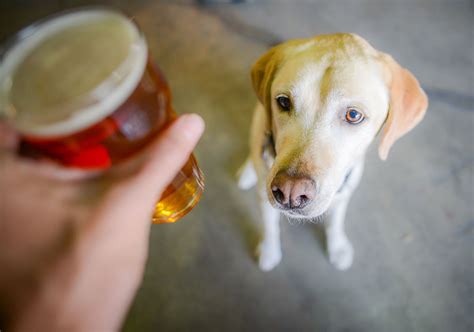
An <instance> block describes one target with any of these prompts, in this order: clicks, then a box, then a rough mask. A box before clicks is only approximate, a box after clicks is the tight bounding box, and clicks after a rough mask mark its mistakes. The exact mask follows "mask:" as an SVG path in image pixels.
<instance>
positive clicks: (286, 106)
mask: <svg viewBox="0 0 474 332" xmlns="http://www.w3.org/2000/svg"><path fill="white" fill-rule="evenodd" d="M276 101H277V103H278V106H280V108H281V110H282V111H285V112H289V111H290V110H291V101H290V98H288V96H285V95H278V96H277V97H276Z"/></svg>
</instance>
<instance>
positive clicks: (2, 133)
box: [0, 121, 18, 150]
mask: <svg viewBox="0 0 474 332" xmlns="http://www.w3.org/2000/svg"><path fill="white" fill-rule="evenodd" d="M17 145H18V135H17V134H16V132H15V130H14V129H13V128H11V127H10V126H9V125H8V124H6V123H5V122H3V121H0V149H5V150H14V149H15V148H16V146H17Z"/></svg>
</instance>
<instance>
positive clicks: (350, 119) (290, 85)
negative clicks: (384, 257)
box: [238, 33, 428, 271]
mask: <svg viewBox="0 0 474 332" xmlns="http://www.w3.org/2000/svg"><path fill="white" fill-rule="evenodd" d="M251 79H252V83H253V88H254V90H255V92H256V94H257V97H258V101H259V102H258V103H257V106H256V108H255V111H254V115H253V119H252V126H251V132H250V155H249V157H248V159H247V161H246V162H245V164H244V165H243V166H242V167H241V169H240V171H239V174H240V175H239V180H238V185H239V187H240V188H241V189H249V188H251V187H252V186H254V185H255V184H256V185H257V188H258V195H259V200H260V207H261V212H262V220H263V236H262V240H261V242H260V244H259V247H258V261H259V266H260V268H261V269H262V270H264V271H269V270H271V269H273V268H274V267H275V266H276V265H278V263H279V262H280V261H281V257H282V253H281V245H280V228H279V216H280V213H282V214H284V215H286V216H287V217H288V218H289V219H298V220H300V219H301V220H311V221H314V220H317V219H319V218H321V216H322V215H323V214H324V228H325V234H326V239H327V241H326V242H327V252H328V255H329V261H330V263H331V264H332V265H334V267H336V268H337V269H339V270H346V269H348V268H349V267H350V266H351V265H352V262H353V257H354V249H353V247H352V245H351V243H350V242H349V240H348V239H347V236H346V234H345V232H344V218H345V214H346V208H347V205H348V203H349V199H350V197H351V195H352V193H353V192H354V190H355V189H356V187H357V185H358V184H359V181H360V178H361V176H362V172H363V169H364V156H365V153H366V151H367V149H368V147H369V145H370V143H371V142H372V141H373V140H374V138H375V137H376V136H377V134H378V133H379V131H380V132H381V139H380V143H379V147H378V153H379V156H380V158H381V159H382V160H385V159H386V158H387V155H388V152H389V150H390V148H391V147H392V145H393V143H394V142H395V141H396V140H397V139H399V138H400V137H401V136H403V135H404V134H406V133H407V132H408V131H410V130H411V129H412V128H414V127H415V126H416V125H417V124H418V123H419V122H420V121H421V120H422V119H423V116H424V114H425V112H426V109H427V108H428V98H427V96H426V94H425V92H424V91H423V90H422V88H421V87H420V84H419V83H418V81H417V80H416V78H415V77H414V76H413V74H412V73H410V72H409V71H408V70H406V69H404V68H402V67H401V66H400V65H399V64H398V63H397V62H396V61H395V60H394V59H393V58H392V57H391V56H390V55H388V54H385V53H382V52H380V51H377V50H376V49H374V48H373V47H372V46H371V45H370V44H369V43H368V42H367V41H366V40H364V39H363V38H362V37H360V36H358V35H355V34H350V33H339V34H329V35H319V36H316V37H314V38H309V39H298V40H290V41H287V42H285V43H283V44H280V45H277V46H275V47H273V48H272V49H270V50H269V51H268V52H267V53H266V54H264V55H263V56H262V57H260V58H259V59H258V60H257V62H256V63H255V64H254V66H253V67H252V70H251Z"/></svg>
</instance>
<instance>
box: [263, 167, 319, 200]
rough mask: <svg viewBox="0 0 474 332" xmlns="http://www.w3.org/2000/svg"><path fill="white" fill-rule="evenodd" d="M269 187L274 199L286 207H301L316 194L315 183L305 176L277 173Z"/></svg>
mask: <svg viewBox="0 0 474 332" xmlns="http://www.w3.org/2000/svg"><path fill="white" fill-rule="evenodd" d="M271 189H272V193H273V197H274V198H275V200H276V201H277V202H278V203H279V204H281V205H282V206H283V207H284V208H286V209H301V208H303V207H305V206H306V205H307V204H308V203H309V202H311V201H312V200H313V199H314V198H315V196H316V185H315V183H314V181H313V180H312V179H311V178H309V177H306V176H290V175H288V174H286V173H278V174H277V175H276V176H275V178H274V179H273V181H272V184H271Z"/></svg>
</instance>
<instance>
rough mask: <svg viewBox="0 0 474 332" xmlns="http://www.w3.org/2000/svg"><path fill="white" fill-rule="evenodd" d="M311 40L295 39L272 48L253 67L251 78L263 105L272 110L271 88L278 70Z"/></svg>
mask: <svg viewBox="0 0 474 332" xmlns="http://www.w3.org/2000/svg"><path fill="white" fill-rule="evenodd" d="M308 41H310V40H309V39H294V40H289V41H287V42H284V43H282V44H279V45H277V46H275V47H273V48H271V49H270V50H269V51H268V52H267V53H265V54H264V55H262V56H261V57H260V58H259V59H258V60H257V62H255V64H254V65H253V67H252V71H251V78H252V84H253V88H254V90H255V93H256V94H257V97H258V99H259V100H260V102H261V103H262V105H263V106H264V107H265V109H267V111H270V109H271V95H270V92H271V87H272V82H273V79H274V77H275V74H276V72H277V70H278V68H279V67H280V66H281V65H282V63H283V62H284V61H285V59H286V58H287V57H288V56H290V55H291V54H293V52H294V51H295V50H297V49H298V46H301V45H302V44H305V43H308Z"/></svg>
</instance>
